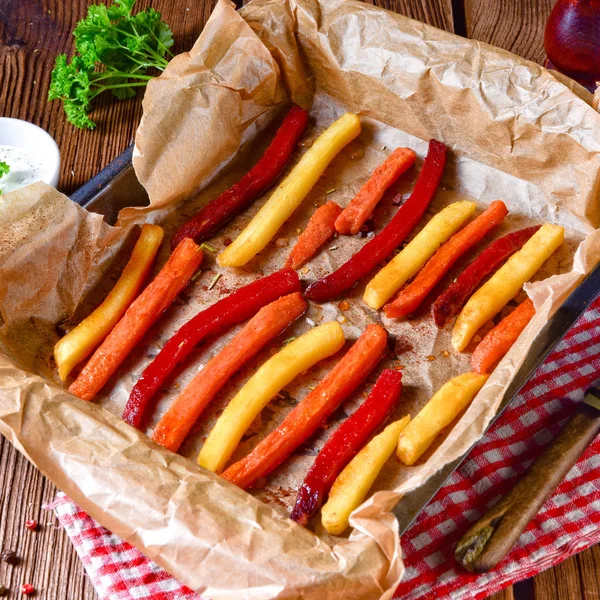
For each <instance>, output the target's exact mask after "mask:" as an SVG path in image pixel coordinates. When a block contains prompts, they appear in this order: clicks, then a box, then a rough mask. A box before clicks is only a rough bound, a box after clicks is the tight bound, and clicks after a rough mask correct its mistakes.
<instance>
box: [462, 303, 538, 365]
mask: <svg viewBox="0 0 600 600" xmlns="http://www.w3.org/2000/svg"><path fill="white" fill-rule="evenodd" d="M534 314H535V308H534V307H533V302H532V301H531V300H530V299H529V298H528V299H527V300H525V301H524V302H521V304H519V306H517V308H515V310H513V311H512V312H511V313H510V315H508V316H507V317H504V319H502V321H500V323H498V325H496V327H494V329H492V330H491V331H490V332H488V334H487V335H486V336H485V337H484V338H483V339H482V340H481V342H479V344H478V346H477V348H475V351H474V352H473V355H472V356H471V366H472V367H473V370H474V371H475V372H476V373H489V372H490V371H491V370H492V367H493V365H494V363H496V362H498V361H499V360H500V359H501V358H502V357H503V356H504V355H505V354H506V353H507V352H508V351H509V350H510V348H511V346H512V345H513V344H514V343H515V342H516V340H517V338H518V337H519V336H520V335H521V332H522V331H523V329H525V327H527V324H528V323H529V321H531V319H532V318H533V315H534Z"/></svg>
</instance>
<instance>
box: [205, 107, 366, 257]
mask: <svg viewBox="0 0 600 600" xmlns="http://www.w3.org/2000/svg"><path fill="white" fill-rule="evenodd" d="M359 133H360V119H359V118H358V117H357V116H356V115H353V114H350V113H346V114H345V115H343V116H342V117H340V118H339V119H338V120H337V121H336V122H335V123H333V124H332V125H330V126H329V127H328V128H327V129H326V130H325V131H324V132H323V133H322V134H321V135H320V136H319V137H318V138H317V140H316V141H315V143H314V144H313V145H312V146H311V147H310V148H309V149H308V151H307V152H306V154H305V155H304V156H303V157H302V158H301V159H300V161H299V162H298V164H297V165H296V166H295V167H294V168H293V169H292V171H291V172H290V174H289V175H288V176H287V177H286V178H285V179H284V180H283V181H282V182H281V184H279V186H278V187H277V189H276V190H275V191H274V192H273V194H271V197H270V198H269V199H268V200H267V202H266V203H265V204H263V206H262V207H261V209H260V210H259V211H258V212H257V213H256V215H255V216H254V218H253V219H252V220H251V221H250V223H248V225H247V226H246V228H245V229H244V230H243V231H242V233H240V235H239V236H238V237H237V238H236V239H235V240H234V241H233V243H232V244H230V245H229V246H227V248H225V250H224V251H223V252H222V253H221V254H219V256H218V257H217V260H218V262H219V264H220V265H223V266H226V267H241V266H243V265H245V264H246V263H247V262H249V261H250V260H252V259H253V258H254V257H255V256H256V255H257V254H258V253H259V252H260V251H261V250H262V249H263V248H264V247H265V246H266V245H267V244H268V243H269V242H270V241H271V239H272V238H273V236H274V235H275V234H276V233H277V231H278V230H279V228H280V227H281V226H282V225H283V224H284V223H285V222H286V221H287V220H288V219H289V218H290V216H291V215H292V213H293V212H294V211H295V210H296V208H298V206H299V205H300V203H301V202H302V200H304V198H306V196H307V194H308V193H309V192H310V190H311V189H312V187H313V186H314V185H315V183H317V181H318V179H319V177H321V175H322V174H323V172H324V171H325V169H326V168H327V167H328V166H329V163H330V162H331V161H332V160H333V159H334V158H335V157H336V155H337V154H338V152H340V150H341V149H342V148H343V147H344V146H346V145H347V144H349V143H350V142H351V141H352V140H353V139H354V138H355V137H357V136H358V134H359Z"/></svg>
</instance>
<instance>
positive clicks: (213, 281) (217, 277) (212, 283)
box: [208, 273, 221, 290]
mask: <svg viewBox="0 0 600 600" xmlns="http://www.w3.org/2000/svg"><path fill="white" fill-rule="evenodd" d="M220 278H221V273H217V274H216V275H215V276H214V277H213V279H212V281H211V282H210V285H209V286H208V289H209V290H212V289H213V288H214V287H215V284H216V283H217V281H219V279H220Z"/></svg>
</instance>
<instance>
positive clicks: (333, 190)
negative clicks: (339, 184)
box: [325, 188, 335, 195]
mask: <svg viewBox="0 0 600 600" xmlns="http://www.w3.org/2000/svg"><path fill="white" fill-rule="evenodd" d="M333 192H335V188H331V189H330V190H327V191H326V192H325V193H326V194H327V195H329V194H333Z"/></svg>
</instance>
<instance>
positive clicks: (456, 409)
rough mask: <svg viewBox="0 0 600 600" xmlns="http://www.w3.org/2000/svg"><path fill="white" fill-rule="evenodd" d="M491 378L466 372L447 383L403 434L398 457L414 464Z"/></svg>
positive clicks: (397, 450) (398, 448)
mask: <svg viewBox="0 0 600 600" xmlns="http://www.w3.org/2000/svg"><path fill="white" fill-rule="evenodd" d="M488 377H489V375H480V374H479V373H464V374H463V375H459V376H458V377H454V378H453V379H451V380H450V381H448V382H447V383H445V384H444V385H443V386H442V387H441V388H440V389H439V390H438V391H437V392H436V393H435V394H434V395H433V396H432V398H431V400H429V402H428V403H427V404H426V405H425V406H424V407H423V408H422V409H421V410H420V411H419V414H418V415H417V416H416V417H415V418H414V419H413V420H412V421H411V422H410V423H409V424H408V426H407V427H406V429H405V430H404V431H403V432H402V433H401V434H400V438H399V439H398V447H397V449H396V455H397V456H398V459H399V460H401V461H402V462H403V463H404V464H405V465H409V466H410V465H414V464H415V463H416V462H417V461H418V460H419V458H421V456H423V454H424V453H425V451H426V450H427V448H429V446H431V444H433V441H434V440H435V438H436V437H437V435H438V434H439V433H440V432H441V431H442V429H444V427H447V426H448V425H450V423H452V421H454V419H455V418H456V417H457V416H458V415H459V414H460V412H461V411H462V410H464V409H465V408H466V407H467V406H468V405H469V404H470V403H471V401H472V400H473V398H475V396H476V395H477V393H478V392H479V390H480V389H481V388H482V387H483V384H484V383H485V382H486V381H487V378H488Z"/></svg>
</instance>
